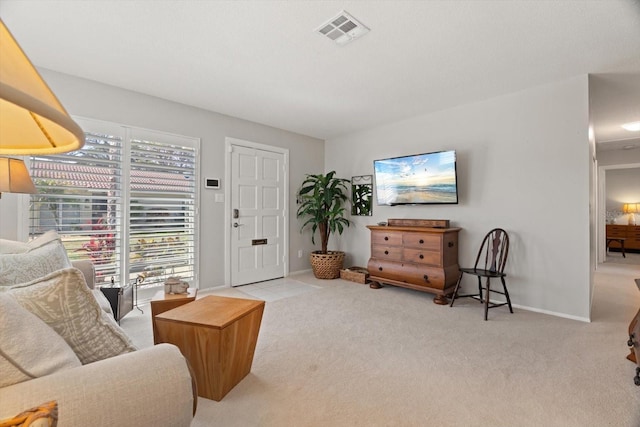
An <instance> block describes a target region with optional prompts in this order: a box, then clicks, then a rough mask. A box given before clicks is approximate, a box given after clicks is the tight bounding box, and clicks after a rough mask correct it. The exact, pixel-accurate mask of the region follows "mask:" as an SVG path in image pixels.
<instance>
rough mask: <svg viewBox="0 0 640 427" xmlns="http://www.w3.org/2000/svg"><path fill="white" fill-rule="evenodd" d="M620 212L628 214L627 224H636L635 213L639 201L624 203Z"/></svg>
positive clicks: (639, 205)
mask: <svg viewBox="0 0 640 427" xmlns="http://www.w3.org/2000/svg"><path fill="white" fill-rule="evenodd" d="M622 212H623V213H626V214H629V225H636V214H637V213H638V212H640V203H625V204H624V205H622Z"/></svg>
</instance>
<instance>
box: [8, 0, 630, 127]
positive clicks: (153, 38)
mask: <svg viewBox="0 0 640 427" xmlns="http://www.w3.org/2000/svg"><path fill="white" fill-rule="evenodd" d="M341 10H346V11H347V12H349V13H350V14H351V15H353V16H354V17H355V18H356V19H358V20H359V21H360V22H362V23H363V24H364V25H366V26H368V27H369V28H370V29H371V32H370V33H368V34H366V35H364V36H363V37H361V38H359V39H357V40H355V41H353V42H352V43H349V44H347V45H345V46H338V45H336V44H334V43H332V42H331V41H330V40H328V39H327V38H324V37H322V36H320V35H318V34H316V33H314V30H315V29H316V28H317V27H318V26H319V25H321V24H322V23H324V22H325V21H327V20H328V19H330V18H332V17H333V16H335V15H336V14H337V13H338V12H340V11H341ZM0 16H1V17H2V19H3V20H4V22H5V24H6V25H7V27H8V28H9V29H10V30H11V31H12V32H13V34H14V36H15V37H16V39H17V40H18V42H19V43H20V44H21V45H22V47H23V49H24V50H25V52H26V53H27V55H28V56H29V57H30V58H31V60H32V61H33V62H34V63H35V64H36V65H37V66H39V67H43V68H47V69H51V70H55V71H59V72H63V73H67V74H71V75H75V76H79V77H83V78H87V79H91V80H96V81H99V82H103V83H107V84H111V85H115V86H119V87H123V88H126V89H130V90H133V91H137V92H142V93H146V94H150V95H154V96H157V97H161V98H165V99H169V100H173V101H177V102H181V103H184V104H189V105H193V106H197V107H201V108H204V109H207V110H212V111H216V112H219V113H223V114H228V115H230V116H235V117H240V118H244V119H247V120H251V121H254V122H258V123H263V124H267V125H270V126H274V127H277V128H282V129H287V130H290V131H294V132H298V133H301V134H305V135H310V136H314V137H317V138H321V139H328V138H331V137H335V136H338V135H341V134H345V133H349V132H353V131H357V130H361V129H366V128H371V127H375V126H377V125H380V124H383V123H387V122H393V121H397V120H400V119H403V118H407V117H411V116H414V115H418V114H422V113H427V112H432V111H437V110H442V109H446V108H450V107H454V106H456V105H461V104H466V103H469V102H474V101H478V100H482V99H487V98H490V97H494V96H497V95H501V94H506V93H510V92H514V91H518V90H522V89H526V88H529V87H532V86H535V85H540V84H545V83H549V82H553V81H558V80H562V79H567V78H570V77H573V76H577V75H583V74H587V73H596V74H605V75H606V76H608V77H606V79H608V80H607V82H609V81H615V78H616V77H615V76H616V75H618V74H619V73H626V74H627V75H631V76H632V78H631V80H632V81H634V79H633V76H635V79H636V80H635V82H636V83H638V81H639V80H640V1H636V0H602V1H582V0H576V1H571V0H565V1H484V0H480V1H472V0H462V1H402V2H398V1H257V0H255V1H194V0H186V1H176V0H173V1H164V0H162V1H142V0H138V1H133V0H132V1H106V0H100V1H99V0H84V1H76V0H65V1H58V0H20V1H18V0H0ZM606 86H607V85H606V84H604V87H606ZM631 86H632V87H633V85H631ZM635 90H636V91H637V92H635V94H634V96H635V104H636V105H637V104H638V99H640V84H637V85H636V87H635ZM618 92H620V91H618ZM621 93H622V95H620V96H622V97H628V95H629V93H628V91H627V92H625V91H624V90H622V92H621ZM602 96H604V97H605V98H606V99H607V101H606V102H607V103H608V104H607V105H608V107H607V108H605V111H606V112H605V113H602V114H600V115H599V116H598V117H597V119H598V120H597V122H596V129H595V130H596V137H597V138H598V140H611V139H620V131H619V124H621V123H618V121H620V120H619V118H620V117H622V115H621V114H618V113H616V112H615V111H613V110H615V109H617V108H618V107H616V105H617V104H619V103H620V102H619V101H620V99H619V97H613V98H612V97H608V96H607V91H606V90H604V95H602ZM609 98H612V99H609ZM631 99H634V98H631ZM594 102H597V100H594ZM623 104H625V105H626V107H623V108H624V109H626V110H629V108H630V107H629V105H630V104H631V105H633V104H634V102H633V101H631V102H629V101H627V102H623ZM635 114H636V117H635V120H640V117H637V115H640V111H637V110H636V111H635ZM594 117H595V116H594ZM624 117H625V119H624V120H627V116H626V115H625V116H624ZM622 136H626V134H622Z"/></svg>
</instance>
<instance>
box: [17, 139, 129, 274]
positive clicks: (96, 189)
mask: <svg viewBox="0 0 640 427" xmlns="http://www.w3.org/2000/svg"><path fill="white" fill-rule="evenodd" d="M85 138H86V139H85V141H86V142H85V146H84V147H83V148H82V149H81V150H78V151H75V152H72V153H68V154H60V155H54V156H44V157H40V156H38V157H32V158H31V176H32V178H33V182H34V184H35V186H36V188H37V189H38V194H34V195H32V196H31V205H30V216H29V236H30V237H31V238H34V237H36V236H37V235H39V234H42V233H44V232H45V231H47V230H51V229H53V230H56V231H57V232H58V233H59V234H60V235H61V237H62V240H63V243H64V245H65V248H66V249H67V253H68V254H69V258H70V259H71V260H77V259H90V260H91V261H92V262H93V264H94V266H95V268H96V276H97V277H98V278H101V279H103V280H106V279H107V278H110V277H114V278H116V279H117V278H119V277H120V274H121V272H122V256H121V255H122V250H121V246H122V245H121V242H122V166H123V165H122V149H123V144H122V138H121V137H117V136H112V135H104V134H97V133H92V132H86V133H85ZM100 281H102V280H100Z"/></svg>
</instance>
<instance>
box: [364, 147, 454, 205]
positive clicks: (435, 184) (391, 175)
mask: <svg viewBox="0 0 640 427" xmlns="http://www.w3.org/2000/svg"><path fill="white" fill-rule="evenodd" d="M374 168H375V174H376V190H377V191H376V193H377V194H376V195H377V198H378V204H380V205H396V204H419V203H457V202H458V195H457V188H456V185H457V183H456V154H455V151H443V152H438V153H428V154H419V155H414V156H406V157H395V158H392V159H385V160H376V161H375V162H374Z"/></svg>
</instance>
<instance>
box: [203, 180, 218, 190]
mask: <svg viewBox="0 0 640 427" xmlns="http://www.w3.org/2000/svg"><path fill="white" fill-rule="evenodd" d="M204 186H205V188H220V180H219V179H218V178H205V179H204Z"/></svg>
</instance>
